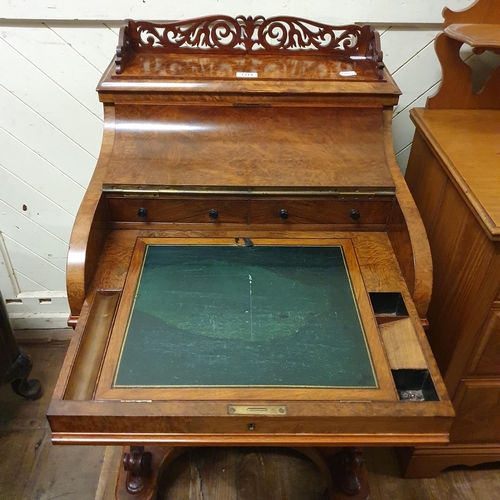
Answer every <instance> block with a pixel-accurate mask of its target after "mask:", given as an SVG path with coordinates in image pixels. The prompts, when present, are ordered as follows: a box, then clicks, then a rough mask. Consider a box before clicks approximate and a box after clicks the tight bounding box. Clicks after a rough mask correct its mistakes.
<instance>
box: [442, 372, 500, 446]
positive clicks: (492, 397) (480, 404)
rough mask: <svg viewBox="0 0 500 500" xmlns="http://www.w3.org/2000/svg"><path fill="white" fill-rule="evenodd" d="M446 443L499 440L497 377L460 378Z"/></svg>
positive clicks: (498, 390) (499, 396) (494, 441)
mask: <svg viewBox="0 0 500 500" xmlns="http://www.w3.org/2000/svg"><path fill="white" fill-rule="evenodd" d="M453 406H454V407H455V412H456V417H455V420H454V421H453V425H452V427H451V431H450V442H451V443H453V442H461V443H500V378H498V379H465V380H462V382H461V384H460V386H459V388H458V389H457V392H456V395H455V397H454V400H453Z"/></svg>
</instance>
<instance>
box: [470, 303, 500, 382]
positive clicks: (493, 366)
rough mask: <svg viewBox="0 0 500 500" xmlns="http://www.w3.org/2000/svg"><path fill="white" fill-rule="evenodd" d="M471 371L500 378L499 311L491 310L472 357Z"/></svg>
mask: <svg viewBox="0 0 500 500" xmlns="http://www.w3.org/2000/svg"><path fill="white" fill-rule="evenodd" d="M471 371H472V373H474V374H477V375H497V376H499V377H500V309H492V311H491V312H490V314H489V316H488V319H487V320H486V323H485V324H484V328H483V331H482V333H481V336H480V339H479V343H478V346H477V348H476V351H475V352H474V355H473V357H472V366H471Z"/></svg>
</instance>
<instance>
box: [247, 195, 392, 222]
mask: <svg viewBox="0 0 500 500" xmlns="http://www.w3.org/2000/svg"><path fill="white" fill-rule="evenodd" d="M391 206H392V201H357V200H354V201H349V200H318V199H309V200H287V199H283V200H253V201H252V202H251V205H250V222H252V223H255V224H273V223H280V222H281V223H289V224H356V225H363V224H386V223H387V219H388V217H389V214H390V211H391Z"/></svg>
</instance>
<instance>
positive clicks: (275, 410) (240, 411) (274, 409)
mask: <svg viewBox="0 0 500 500" xmlns="http://www.w3.org/2000/svg"><path fill="white" fill-rule="evenodd" d="M227 412H228V414H229V415H273V416H283V415H286V406H278V405H271V406H248V405H228V406H227Z"/></svg>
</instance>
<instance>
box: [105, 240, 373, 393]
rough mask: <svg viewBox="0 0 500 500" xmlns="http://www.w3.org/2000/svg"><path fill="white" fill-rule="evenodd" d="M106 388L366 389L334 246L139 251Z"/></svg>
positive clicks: (359, 335)
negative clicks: (133, 288)
mask: <svg viewBox="0 0 500 500" xmlns="http://www.w3.org/2000/svg"><path fill="white" fill-rule="evenodd" d="M114 386H115V387H162V386H163V387H172V386H182V387H187V386H191V387H193V386H194V387H204V386H206V387H218V386H219V387H220V386H225V387H230V386H245V387H249V386H250V387H251V386H260V387H262V386H267V387H272V386H283V387H292V386H295V387H296V386H311V387H371V388H373V387H376V386H377V383H376V379H375V375H374V372H373V368H372V363H371V359H370V354H369V351H368V347H367V345H366V339H365V334H364V331H363V327H362V324H361V322H360V318H359V314H358V310H357V306H356V303H355V299H354V295H353V290H352V287H351V283H350V280H349V274H348V271H347V269H346V265H345V262H344V257H343V250H342V248H341V247H340V246H335V247H331V246H330V247H309V246H302V247H300V246H281V247H280V246H252V247H246V246H238V245H234V246H217V245H214V246H195V245H189V246H187V245H186V246H167V245H149V246H148V247H147V249H146V253H145V258H144V263H143V268H142V272H141V275H140V279H139V281H138V285H137V290H136V297H135V302H134V305H133V308H132V311H131V315H130V318H129V324H128V327H127V332H126V336H125V340H124V342H123V346H122V352H121V357H120V361H119V364H118V368H117V371H116V374H115V384H114Z"/></svg>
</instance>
